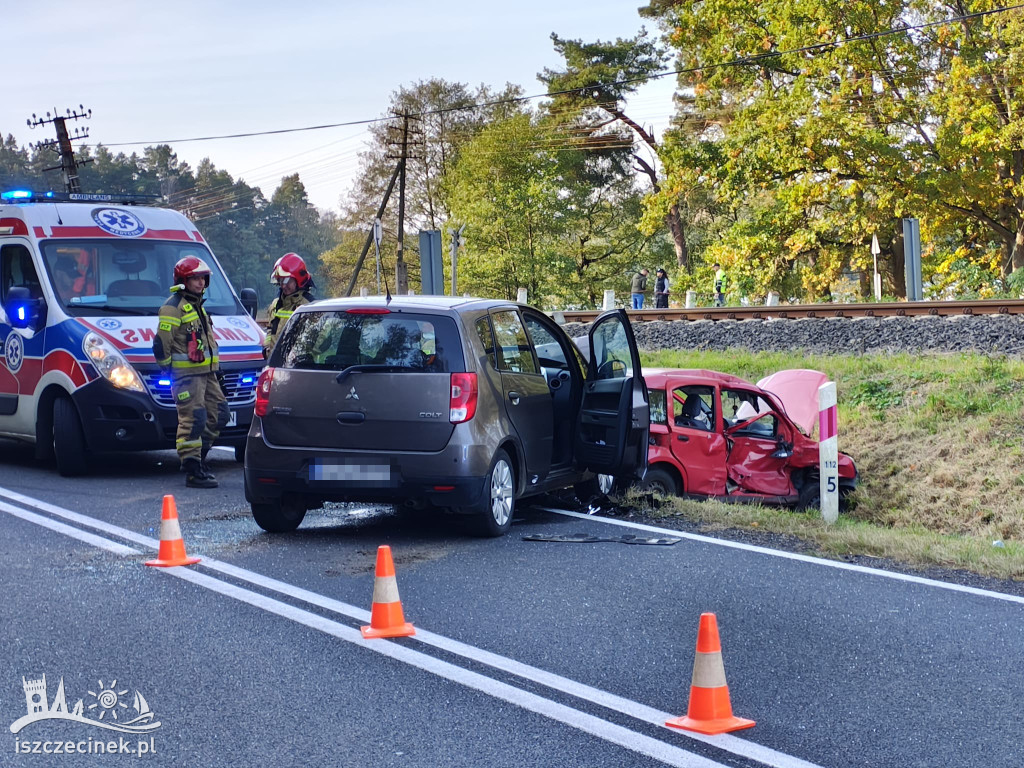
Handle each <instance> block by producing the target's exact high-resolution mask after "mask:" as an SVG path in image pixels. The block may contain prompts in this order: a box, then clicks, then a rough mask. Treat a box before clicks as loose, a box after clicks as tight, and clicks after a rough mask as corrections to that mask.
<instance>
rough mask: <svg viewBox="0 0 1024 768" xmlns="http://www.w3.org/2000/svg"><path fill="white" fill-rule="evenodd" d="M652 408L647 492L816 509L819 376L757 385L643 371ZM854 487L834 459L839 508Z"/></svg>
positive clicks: (790, 374)
mask: <svg viewBox="0 0 1024 768" xmlns="http://www.w3.org/2000/svg"><path fill="white" fill-rule="evenodd" d="M644 378H645V379H646V381H647V387H648V392H649V393H650V405H651V433H650V448H649V450H648V470H647V476H646V477H645V479H644V481H643V487H644V488H645V489H647V490H651V491H657V492H660V493H664V494H667V495H671V494H675V495H686V496H691V495H692V496H701V497H716V498H720V499H721V500H723V501H748V502H759V503H766V504H783V505H790V506H796V507H798V508H800V509H810V508H817V507H818V504H819V498H820V493H819V481H818V477H819V474H818V462H819V458H818V441H817V440H815V439H813V438H812V437H809V435H810V434H812V433H813V430H814V425H815V421H816V419H817V416H818V387H819V386H820V385H821V384H823V383H825V382H826V381H827V377H826V376H825V374H823V373H821V372H819V371H809V370H790V371H781V372H779V373H776V374H773V375H771V376H769V377H767V378H766V379H762V380H761V381H759V382H758V383H757V385H754V384H751V383H750V382H748V381H744V380H743V379H741V378H739V377H737V376H731V375H729V374H727V373H719V372H717V371H706V370H662V369H653V370H650V369H646V370H644ZM856 484H857V468H856V466H855V465H854V463H853V459H852V458H851V457H850V456H848V455H847V454H845V453H842V452H840V454H839V505H840V509H845V508H846V497H847V496H848V495H849V493H850V491H852V490H853V489H854V488H855V487H856Z"/></svg>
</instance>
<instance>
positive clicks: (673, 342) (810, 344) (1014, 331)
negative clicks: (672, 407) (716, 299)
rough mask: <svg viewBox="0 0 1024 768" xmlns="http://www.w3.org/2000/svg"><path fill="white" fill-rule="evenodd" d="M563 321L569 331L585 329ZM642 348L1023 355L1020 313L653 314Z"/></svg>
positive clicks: (642, 327) (637, 327)
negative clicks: (706, 316) (785, 317)
mask: <svg viewBox="0 0 1024 768" xmlns="http://www.w3.org/2000/svg"><path fill="white" fill-rule="evenodd" d="M588 327H589V326H588V325H587V324H584V323H567V324H566V325H565V330H566V331H567V332H568V334H569V335H570V336H580V335H584V334H586V332H587V329H588ZM633 333H634V334H635V335H636V340H637V344H638V345H639V346H640V348H641V349H644V350H650V351H654V350H660V349H691V350H692V349H696V350H714V351H725V350H728V349H745V350H750V351H753V352H792V351H795V350H802V351H804V352H806V353H809V354H819V355H850V354H854V355H857V354H897V353H901V352H907V353H914V352H927V353H949V352H981V353H985V354H1003V355H1010V356H1014V357H1022V356H1024V315H954V316H951V317H942V316H927V315H924V316H918V317H864V318H855V319H850V318H842V317H833V318H803V319H798V320H779V319H769V320H695V321H690V320H676V321H664V320H653V321H650V322H637V321H634V322H633Z"/></svg>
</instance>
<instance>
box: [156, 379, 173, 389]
mask: <svg viewBox="0 0 1024 768" xmlns="http://www.w3.org/2000/svg"><path fill="white" fill-rule="evenodd" d="M156 383H157V384H158V385H159V386H161V387H169V386H171V380H170V379H157V380H156Z"/></svg>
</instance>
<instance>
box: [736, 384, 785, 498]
mask: <svg viewBox="0 0 1024 768" xmlns="http://www.w3.org/2000/svg"><path fill="white" fill-rule="evenodd" d="M722 416H723V418H724V421H725V435H726V438H727V440H728V442H729V456H728V458H727V459H726V466H727V470H728V473H729V480H731V481H732V482H733V483H735V484H736V485H737V486H739V488H740V489H741V490H742V491H744V492H747V493H763V494H767V495H771V496H788V495H792V494H793V493H794V490H793V484H792V482H791V480H790V476H789V475H790V472H789V461H788V459H789V456H791V455H792V448H793V443H792V439H793V436H792V435H790V434H789V432H788V430H787V429H786V427H785V426H784V424H783V422H782V420H781V419H780V418H779V417H778V415H777V414H776V412H775V411H774V409H773V408H772V406H771V404H770V403H769V402H768V401H767V400H765V399H764V398H763V397H760V396H758V394H757V393H756V392H751V391H749V390H741V389H723V390H722ZM784 444H786V445H788V448H789V450H788V451H786V450H783V448H784V447H785V446H784Z"/></svg>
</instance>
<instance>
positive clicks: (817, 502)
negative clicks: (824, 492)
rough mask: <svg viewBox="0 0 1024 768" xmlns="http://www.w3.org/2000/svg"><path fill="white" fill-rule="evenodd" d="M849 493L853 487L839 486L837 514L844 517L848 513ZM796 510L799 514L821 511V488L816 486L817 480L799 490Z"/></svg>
mask: <svg viewBox="0 0 1024 768" xmlns="http://www.w3.org/2000/svg"><path fill="white" fill-rule="evenodd" d="M851 493H853V486H850V485H840V486H839V514H841V515H845V514H846V513H847V512H849V511H850V494H851ZM797 509H798V510H800V511H801V512H817V511H818V510H820V509H821V487H820V486H819V485H818V480H817V478H815V480H814V481H813V482H811V483H808V484H807V485H805V486H804V487H803V488H801V489H800V501H799V502H797Z"/></svg>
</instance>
